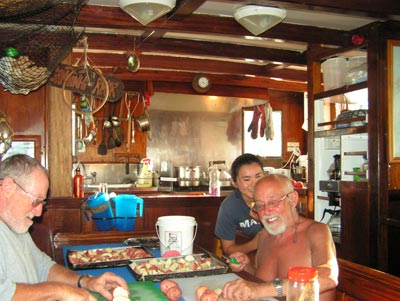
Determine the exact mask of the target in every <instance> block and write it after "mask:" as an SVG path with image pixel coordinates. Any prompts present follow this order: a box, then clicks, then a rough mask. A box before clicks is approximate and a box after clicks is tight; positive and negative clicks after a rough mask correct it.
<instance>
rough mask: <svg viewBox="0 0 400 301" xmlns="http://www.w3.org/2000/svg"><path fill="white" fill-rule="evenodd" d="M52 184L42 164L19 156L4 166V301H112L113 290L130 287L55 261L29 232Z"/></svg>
mask: <svg viewBox="0 0 400 301" xmlns="http://www.w3.org/2000/svg"><path fill="white" fill-rule="evenodd" d="M48 188H49V180H48V175H47V171H46V170H45V169H44V167H43V166H41V165H40V163H39V162H37V161H36V160H34V159H33V158H31V157H29V156H26V155H14V156H11V157H9V158H7V159H5V160H4V161H3V162H1V163H0V256H1V260H0V300H2V301H9V300H12V301H19V300H21V301H22V300H23V301H25V300H30V301H36V300H59V301H68V300H74V301H96V298H94V297H93V296H92V295H91V294H89V292H88V291H87V290H84V289H82V288H85V289H88V290H91V291H95V292H98V293H100V294H102V295H103V296H104V297H105V298H107V299H109V300H112V294H111V292H110V290H111V289H113V288H115V287H117V286H122V287H123V288H125V289H127V288H128V287H127V284H126V282H125V281H124V280H123V279H122V278H120V277H119V276H117V275H115V274H112V273H104V274H103V275H101V276H98V277H89V276H82V275H80V274H77V273H75V272H74V271H72V270H69V269H67V268H65V267H63V266H62V265H59V264H57V263H56V262H54V261H52V260H51V258H50V257H49V256H47V255H46V254H45V253H44V252H42V251H40V250H39V249H38V248H37V247H36V245H35V244H34V242H33V240H32V238H31V236H30V234H29V232H28V229H29V227H30V226H31V225H32V224H33V218H34V217H37V216H40V215H41V214H42V211H43V206H44V205H45V203H46V195H47V190H48Z"/></svg>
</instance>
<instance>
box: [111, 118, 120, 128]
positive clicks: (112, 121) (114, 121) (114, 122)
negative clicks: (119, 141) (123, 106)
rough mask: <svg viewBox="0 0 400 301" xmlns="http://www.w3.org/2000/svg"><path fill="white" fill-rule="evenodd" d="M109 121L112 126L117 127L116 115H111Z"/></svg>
mask: <svg viewBox="0 0 400 301" xmlns="http://www.w3.org/2000/svg"><path fill="white" fill-rule="evenodd" d="M111 123H112V125H113V127H118V126H119V119H118V117H117V116H113V117H111Z"/></svg>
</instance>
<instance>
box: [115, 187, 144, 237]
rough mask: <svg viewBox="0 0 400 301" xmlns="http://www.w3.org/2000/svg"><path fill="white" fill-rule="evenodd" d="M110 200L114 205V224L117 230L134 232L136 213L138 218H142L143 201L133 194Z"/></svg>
mask: <svg viewBox="0 0 400 301" xmlns="http://www.w3.org/2000/svg"><path fill="white" fill-rule="evenodd" d="M112 200H113V202H114V203H115V223H116V225H117V230H119V231H132V230H134V229H135V222H136V217H137V214H138V211H139V216H140V217H142V216H143V199H141V198H139V197H137V196H136V195H133V194H119V195H117V196H116V197H114V198H113V199H112Z"/></svg>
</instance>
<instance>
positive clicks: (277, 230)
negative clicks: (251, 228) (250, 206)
mask: <svg viewBox="0 0 400 301" xmlns="http://www.w3.org/2000/svg"><path fill="white" fill-rule="evenodd" d="M275 217H277V218H278V220H276V221H274V222H273V223H272V224H270V223H268V219H270V218H271V217H269V216H267V215H264V216H263V217H262V218H261V223H262V224H263V226H264V228H265V230H267V232H268V233H269V234H271V235H273V236H276V235H279V234H282V233H284V232H285V231H286V228H287V224H286V223H285V221H284V219H283V218H282V216H281V215H278V216H275Z"/></svg>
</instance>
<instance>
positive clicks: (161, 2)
mask: <svg viewBox="0 0 400 301" xmlns="http://www.w3.org/2000/svg"><path fill="white" fill-rule="evenodd" d="M175 4H176V1H175V0H120V1H119V7H120V8H121V9H122V10H123V11H125V12H126V13H127V14H129V15H130V16H131V17H132V18H134V19H135V20H136V21H138V22H139V23H141V24H142V25H145V26H146V25H147V24H149V23H150V22H152V21H154V20H156V19H158V18H160V17H162V16H164V15H165V14H167V13H169V12H170V11H171V10H172V9H173V8H174V7H175Z"/></svg>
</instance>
